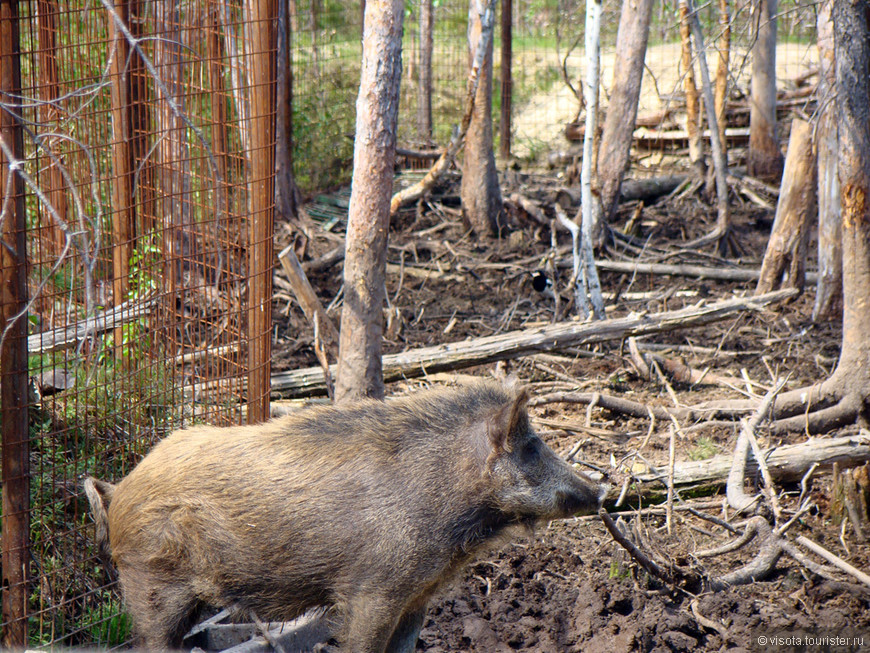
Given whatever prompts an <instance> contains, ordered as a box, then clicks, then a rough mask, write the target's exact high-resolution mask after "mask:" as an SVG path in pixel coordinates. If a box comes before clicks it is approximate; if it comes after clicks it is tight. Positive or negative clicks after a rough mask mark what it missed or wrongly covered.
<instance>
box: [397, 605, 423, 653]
mask: <svg viewBox="0 0 870 653" xmlns="http://www.w3.org/2000/svg"><path fill="white" fill-rule="evenodd" d="M425 619H426V606H425V605H424V606H423V607H422V608H419V609H417V610H410V611H408V612H406V613H405V614H403V615H402V617H401V619H399V623H398V625H397V626H396V629H395V630H394V631H393V636H392V637H390V643H389V644H388V645H387V653H414V651H415V650H416V649H417V639H419V637H420V630H421V629H422V628H423V621H424V620H425Z"/></svg>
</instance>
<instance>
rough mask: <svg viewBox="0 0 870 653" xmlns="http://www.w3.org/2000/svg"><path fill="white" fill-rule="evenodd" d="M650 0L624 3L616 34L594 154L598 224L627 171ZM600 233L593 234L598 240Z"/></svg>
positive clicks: (607, 216) (612, 207) (608, 215)
mask: <svg viewBox="0 0 870 653" xmlns="http://www.w3.org/2000/svg"><path fill="white" fill-rule="evenodd" d="M652 7H653V0H624V2H623V4H622V15H621V17H620V19H619V31H618V32H617V35H616V51H617V52H619V56H618V57H616V61H615V63H614V68H613V85H612V87H611V91H610V103H609V104H608V107H607V117H606V118H605V120H604V132H603V133H602V135H601V146H600V148H599V152H598V182H599V185H600V188H601V209H602V221H603V222H609V221H610V220H611V219H612V218H613V215H614V214H615V213H616V207H617V205H618V204H619V189H620V188H621V186H622V178H623V176H624V175H625V172H626V170H628V164H629V162H630V157H629V155H630V153H631V141H632V134H633V132H634V122H635V119H636V118H637V104H638V100H639V98H640V85H641V80H642V79H643V62H644V57H645V56H646V45H647V39H648V38H649V24H650V18H651V17H652ZM603 232H604V229H600V230H599V232H598V233H593V237H594V238H596V240H597V241H599V244H600V240H601V235H602V234H603Z"/></svg>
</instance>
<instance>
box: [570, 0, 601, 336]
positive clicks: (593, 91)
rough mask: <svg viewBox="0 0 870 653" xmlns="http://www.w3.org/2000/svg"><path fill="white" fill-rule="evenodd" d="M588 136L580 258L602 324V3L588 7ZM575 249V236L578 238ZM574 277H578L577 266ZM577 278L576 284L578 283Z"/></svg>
mask: <svg viewBox="0 0 870 653" xmlns="http://www.w3.org/2000/svg"><path fill="white" fill-rule="evenodd" d="M585 36H586V85H585V87H584V90H585V98H586V133H585V134H584V135H583V167H582V169H581V171H580V196H581V199H580V203H581V206H580V210H581V213H582V219H581V222H580V233H581V235H582V240H581V242H580V255H581V259H582V260H581V262H582V265H583V275H582V277H583V286H584V288H583V296H584V299H585V297H587V296H588V298H589V302H590V303H591V308H592V315H593V317H594V318H595V319H596V320H603V319H604V317H605V312H604V299H603V297H602V296H601V282H600V281H599V280H598V270H597V269H596V267H595V259H594V256H593V242H594V241H593V238H594V234H595V233H596V232H601V231H603V229H604V226H603V225H602V224H601V223H602V219H601V200H600V198H599V197H598V196H597V195H593V194H592V178H593V176H594V175H595V167H594V166H593V160H594V159H595V158H596V156H595V154H594V150H595V138H596V133H597V132H598V86H599V84H600V74H601V0H591V1H589V2H587V3H586V34H585ZM575 248H576V235H575ZM575 276H577V277H579V276H580V275H579V274H578V273H577V270H576V266H575ZM579 281H580V280H579V279H577V278H575V283H579ZM576 308H577V309H578V310H580V309H581V308H582V311H583V313H584V314H585V315H584V317H585V316H587V315H588V314H589V309H588V307H587V306H586V303H585V301H584V302H582V303H581V306H577V307H576Z"/></svg>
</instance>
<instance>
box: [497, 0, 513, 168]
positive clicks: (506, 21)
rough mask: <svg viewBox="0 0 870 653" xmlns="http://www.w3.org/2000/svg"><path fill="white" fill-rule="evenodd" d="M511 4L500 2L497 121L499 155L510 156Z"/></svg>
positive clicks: (503, 0)
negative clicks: (499, 75)
mask: <svg viewBox="0 0 870 653" xmlns="http://www.w3.org/2000/svg"><path fill="white" fill-rule="evenodd" d="M513 5H514V0H502V2H501V119H500V121H499V142H498V149H499V156H500V157H501V158H502V159H504V160H507V159H509V158H510V156H511V104H512V103H513V87H514V79H513V74H514V73H513V65H514V64H513V20H514V19H513Z"/></svg>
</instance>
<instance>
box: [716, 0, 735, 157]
mask: <svg viewBox="0 0 870 653" xmlns="http://www.w3.org/2000/svg"><path fill="white" fill-rule="evenodd" d="M717 49H718V50H719V64H718V65H717V67H716V89H715V91H714V94H713V101H714V103H715V108H716V124H717V125H719V142H720V143H722V153H723V155H724V157H725V163H726V164H727V163H728V143H727V142H726V140H725V127H726V120H725V101H726V100H727V99H728V62H729V60H730V59H731V17H730V16H729V15H728V0H719V43H718V48H717Z"/></svg>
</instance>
